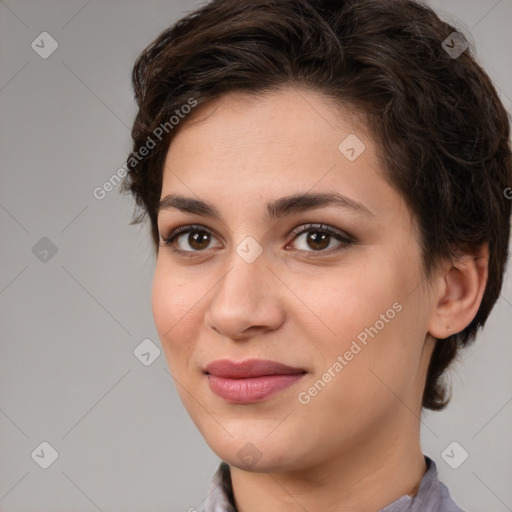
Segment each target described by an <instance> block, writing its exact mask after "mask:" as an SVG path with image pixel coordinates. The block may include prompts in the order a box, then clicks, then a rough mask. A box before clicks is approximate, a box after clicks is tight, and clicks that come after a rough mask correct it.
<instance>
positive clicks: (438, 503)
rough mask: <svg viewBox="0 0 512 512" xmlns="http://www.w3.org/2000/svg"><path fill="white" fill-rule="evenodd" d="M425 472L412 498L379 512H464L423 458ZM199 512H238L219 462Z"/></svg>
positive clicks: (432, 465) (225, 470)
mask: <svg viewBox="0 0 512 512" xmlns="http://www.w3.org/2000/svg"><path fill="white" fill-rule="evenodd" d="M424 457H425V463H426V465H427V471H426V472H425V474H424V475H423V478H422V479H421V482H420V486H419V488H418V492H417V494H416V495H415V496H412V497H411V496H408V495H407V494H404V495H403V496H402V497H401V498H398V499H397V500H396V501H394V502H393V503H390V504H389V505H387V506H386V507H384V508H382V509H380V510H379V511H378V512H464V511H463V510H462V509H460V508H459V507H458V506H457V505H456V504H455V503H454V502H453V500H452V498H451V496H450V491H449V490H448V488H447V487H446V486H445V485H444V484H443V483H442V482H440V481H439V477H438V473H437V467H436V463H435V462H434V461H433V460H432V459H430V458H429V457H427V456H426V455H424ZM201 512H238V510H237V509H236V506H235V502H234V498H233V488H232V486H231V473H230V469H229V465H228V464H226V463H225V462H224V461H222V462H221V463H220V465H219V467H218V468H217V471H216V472H215V474H214V475H213V478H212V481H211V483H210V489H209V493H208V496H207V498H206V500H205V501H204V504H203V508H202V509H201Z"/></svg>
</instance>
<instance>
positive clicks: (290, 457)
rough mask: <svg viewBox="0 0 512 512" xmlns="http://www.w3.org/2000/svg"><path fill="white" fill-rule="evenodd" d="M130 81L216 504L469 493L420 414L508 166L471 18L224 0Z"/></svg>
mask: <svg viewBox="0 0 512 512" xmlns="http://www.w3.org/2000/svg"><path fill="white" fill-rule="evenodd" d="M133 84H134V88H135V93H136V99H137V103H138V107H139V110H138V114H137V117H136V119H135V122H134V125H133V131H132V136H133V151H132V153H131V154H130V156H129V158H128V161H127V165H128V168H129V170H130V172H129V175H128V176H127V178H126V182H125V183H124V190H126V191H129V192H131V193H132V194H133V195H134V198H135V200H136V202H137V205H138V206H139V208H140V209H141V211H140V212H139V214H138V215H136V216H135V218H134V222H141V221H142V220H143V218H144V217H145V216H146V215H147V216H148V217H149V219H150V223H151V233H152V238H153V241H154V244H155V249H156V254H157V261H156V270H155V276H154V283H153V295H152V307H153V314H154V320H155V324H156V328H157V331H158V333H159V336H160V340H161V343H162V346H163V349H164V352H165V355H166V358H167V361H168V365H169V368H170V371H171V374H172V375H173V378H174V379H175V381H176V384H177V389H178V391H179V394H180V397H181V399H182V401H183V404H184V406H185V407H186V409H187V411H188V413H189V414H190V416H191V418H192V420H193V421H194V423H195V425H196V426H197V428H198V429H199V431H200V432H201V434H202V435H203V436H204V438H205V440H206V442H207V443H208V445H209V446H210V447H211V449H212V450H213V451H214V452H215V453H216V454H217V455H218V456H219V457H220V458H221V459H222V461H223V462H222V463H221V465H220V467H219V469H218V471H217V472H216V474H215V475H214V478H213V481H212V486H211V492H210V494H209V496H208V498H207V500H206V502H205V504H204V509H203V510H204V511H205V512H213V511H216V512H219V511H226V512H227V511H236V510H238V511H242V512H256V511H268V510H277V509H279V510H288V511H295V510H309V511H312V510H329V511H348V510H350V511H354V510H357V511H375V510H380V511H385V512H391V511H394V512H397V511H405V510H411V511H420V510H421V511H427V510H428V511H439V512H441V511H442V512H451V511H460V510H461V509H460V508H459V507H458V506H457V505H456V504H455V503H454V501H453V500H452V498H451V496H450V493H449V491H448V489H447V488H446V486H445V485H444V484H442V483H441V482H440V481H439V479H438V476H437V471H436V465H435V462H434V461H433V460H432V459H430V458H429V457H427V456H425V455H424V454H423V453H422V449H421V446H420V416H421V413H422V409H423V408H425V409H431V410H439V409H442V408H443V407H445V406H446V405H447V403H448V400H449V396H448V393H447V391H446V389H445V387H444V385H443V381H442V376H443V373H444V372H445V370H446V369H447V368H448V366H449V365H450V363H451V362H452V361H453V359H454V358H455V356H456V354H457V352H458V351H459V350H460V349H462V348H463V347H464V346H465V345H467V344H468V343H469V342H470V341H472V340H473V339H474V338H475V335H476V332H477V330H478V328H480V327H481V326H483V325H484V323H485V321H486V319H487V317H488V315H489V313H490V311H491V309H492V307H493V305H494V303H495V302H496V300H497V298H498V297H499V294H500V289H501V286H502V279H503V273H504V270H505V264H506V260H507V247H508V240H509V236H510V212H511V209H510V208H511V202H510V200H509V199H507V190H510V187H511V184H512V178H511V154H510V147H509V144H508V139H509V122H508V118H507V114H506V111H505V109H504V108H503V105H502V104H501V102H500V100H499V98H498V95H497V93H496V90H495V88H494V87H493V85H492V83H491V81H490V79H489V77H488V76H487V74H486V73H485V72H484V71H483V70H482V69H481V68H480V67H479V66H478V65H477V64H476V62H475V60H474V59H473V57H472V55H471V52H470V49H469V48H468V45H467V43H466V41H465V39H464V38H463V37H462V36H461V35H460V34H458V33H457V32H456V31H455V29H454V28H453V27H452V26H450V25H449V24H447V23H444V22H442V21H441V20H440V19H439V18H438V17H437V16H436V14H435V13H434V12H433V11H432V10H431V9H430V8H428V7H426V6H424V5H422V4H419V3H416V2H414V1H412V0H398V1H397V0H368V1H365V2H356V1H346V2H315V1H313V0H311V1H307V0H270V1H269V0H250V1H249V0H241V1H240V0H214V1H213V2H210V3H208V4H206V5H205V6H203V7H201V8H200V9H198V10H197V11H195V12H193V13H191V14H190V15H188V16H187V17H185V18H183V19H182V20H180V21H179V22H178V23H176V24H175V25H174V26H173V27H171V28H169V29H168V30H166V31H164V32H163V33H162V34H160V36H159V37H158V38H157V39H156V40H155V41H154V42H153V43H152V44H151V45H150V46H149V47H148V48H146V49H145V50H144V52H143V53H142V54H141V55H140V57H139V58H138V60H137V62H136V64H135V67H134V72H133Z"/></svg>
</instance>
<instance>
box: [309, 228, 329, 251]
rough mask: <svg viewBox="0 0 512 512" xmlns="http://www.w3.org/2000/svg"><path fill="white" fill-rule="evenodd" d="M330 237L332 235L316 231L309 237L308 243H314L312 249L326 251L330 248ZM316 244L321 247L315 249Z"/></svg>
mask: <svg viewBox="0 0 512 512" xmlns="http://www.w3.org/2000/svg"><path fill="white" fill-rule="evenodd" d="M329 237H330V235H328V234H327V233H318V232H316V231H313V232H311V233H310V235H309V236H308V243H310V242H312V243H313V246H311V248H312V249H325V248H326V247H328V246H329V240H328V238H329ZM326 241H327V243H326ZM315 244H320V247H318V246H317V247H314V245H315Z"/></svg>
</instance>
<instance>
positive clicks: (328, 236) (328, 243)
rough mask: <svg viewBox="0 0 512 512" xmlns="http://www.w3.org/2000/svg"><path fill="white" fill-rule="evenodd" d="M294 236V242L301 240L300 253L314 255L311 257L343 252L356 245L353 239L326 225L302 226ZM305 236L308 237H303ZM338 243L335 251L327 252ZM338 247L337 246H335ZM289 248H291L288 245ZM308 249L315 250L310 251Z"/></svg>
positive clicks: (294, 231) (295, 231) (296, 230)
mask: <svg viewBox="0 0 512 512" xmlns="http://www.w3.org/2000/svg"><path fill="white" fill-rule="evenodd" d="M292 235H295V237H294V239H293V241H296V240H301V238H302V241H301V242H302V243H301V244H300V245H302V247H299V249H298V250H299V251H305V252H310V253H313V254H311V256H314V257H316V256H320V255H321V254H314V253H328V254H330V253H332V252H337V251H338V250H342V249H344V248H346V247H347V246H350V245H352V244H353V243H354V240H353V239H352V237H351V236H350V235H348V234H346V233H343V232H342V231H338V230H336V229H334V228H331V227H330V226H326V225H325V224H308V225H304V226H300V227H298V228H296V229H295V230H293V232H292ZM303 235H306V236H304V237H303ZM335 241H338V242H339V243H338V247H337V248H336V249H335V250H334V251H331V250H329V251H326V250H325V249H332V247H333V244H332V242H335ZM334 245H336V244H334ZM287 247H290V245H288V246H287ZM308 247H309V248H311V249H313V250H308Z"/></svg>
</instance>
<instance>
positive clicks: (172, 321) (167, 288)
mask: <svg viewBox="0 0 512 512" xmlns="http://www.w3.org/2000/svg"><path fill="white" fill-rule="evenodd" d="M177 275H178V273H177V272H172V273H171V272H168V271H166V270H165V269H164V268H163V266H162V265H159V264H158V263H157V268H156V269H155V275H154V278H153V287H152V291H151V307H152V312H153V319H154V322H155V327H156V330H157V332H158V336H159V338H160V342H161V344H162V348H163V349H164V352H165V355H166V358H167V360H168V364H169V367H170V369H171V373H174V371H178V372H180V371H182V370H181V368H182V367H183V368H186V365H187V363H186V359H187V358H188V356H187V354H189V353H190V351H191V350H192V347H193V344H194V340H195V339H197V329H198V328H199V325H200V322H198V321H197V318H196V317H195V316H196V315H197V311H199V309H198V306H200V304H199V301H200V299H201V296H202V294H201V293H200V290H197V289H194V288H193V287H190V286H186V284H185V283H184V282H183V281H182V279H180V278H179V277H175V276H177Z"/></svg>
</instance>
